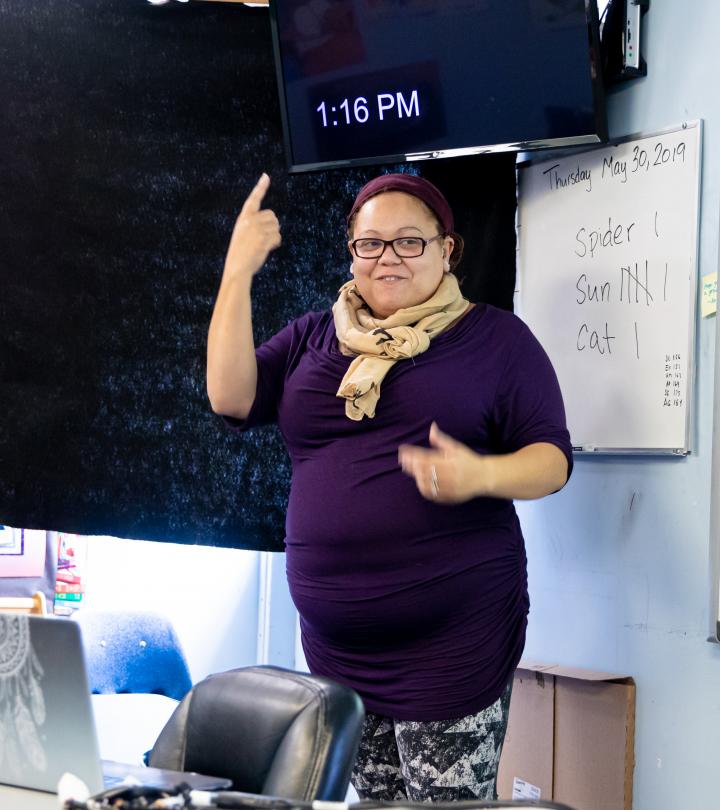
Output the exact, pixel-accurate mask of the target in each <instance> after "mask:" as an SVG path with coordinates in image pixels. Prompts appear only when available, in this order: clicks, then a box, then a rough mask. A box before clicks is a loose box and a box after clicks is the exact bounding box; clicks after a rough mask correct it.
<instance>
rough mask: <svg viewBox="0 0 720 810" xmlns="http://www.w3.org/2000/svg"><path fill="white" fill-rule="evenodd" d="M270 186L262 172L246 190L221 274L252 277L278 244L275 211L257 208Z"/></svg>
mask: <svg viewBox="0 0 720 810" xmlns="http://www.w3.org/2000/svg"><path fill="white" fill-rule="evenodd" d="M269 187H270V177H269V176H268V175H267V174H265V172H263V173H262V174H261V175H260V179H259V180H258V181H257V183H256V184H255V188H253V190H252V191H251V192H250V194H249V195H248V198H247V199H246V200H245V203H244V205H243V207H242V210H241V211H240V215H239V216H238V218H237V221H236V222H235V227H234V228H233V233H232V237H231V239H230V246H229V247H228V252H227V256H226V257H225V274H226V275H232V276H247V277H248V278H252V276H254V275H255V273H257V272H258V270H260V268H261V267H262V266H263V265H264V264H265V262H266V260H267V257H268V254H269V253H270V251H271V250H275V248H277V247H279V246H280V242H281V237H280V223H279V222H278V218H277V217H276V216H275V213H274V212H273V211H271V210H270V209H268V208H260V206H261V205H262V201H263V198H264V197H265V194H266V192H267V190H268V188H269Z"/></svg>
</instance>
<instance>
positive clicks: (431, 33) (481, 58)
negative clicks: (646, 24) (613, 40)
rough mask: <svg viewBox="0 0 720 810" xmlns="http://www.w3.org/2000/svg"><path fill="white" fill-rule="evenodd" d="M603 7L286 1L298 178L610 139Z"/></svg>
mask: <svg viewBox="0 0 720 810" xmlns="http://www.w3.org/2000/svg"><path fill="white" fill-rule="evenodd" d="M593 7H594V4H593V3H592V2H590V3H588V8H587V11H586V2H585V0H563V2H562V3H553V2H531V1H530V0H518V2H513V3H508V2H507V0H483V2H477V0H443V2H442V3H429V2H427V3H426V2H422V3H416V2H413V3H408V2H399V0H365V2H363V3H357V2H353V0H332V1H331V2H330V1H329V0H328V1H327V2H324V1H323V2H318V0H274V2H273V3H271V5H270V9H271V20H272V26H273V42H274V47H275V56H276V62H277V65H278V79H279V85H280V91H281V92H280V96H281V112H282V115H283V129H284V134H285V140H286V149H287V151H288V162H289V164H290V168H291V170H292V171H301V170H305V169H315V168H322V167H324V166H333V165H334V166H342V165H349V164H353V163H372V162H375V163H378V162H391V161H396V160H398V159H400V160H402V159H404V158H405V156H410V157H412V156H418V157H420V156H424V157H427V156H431V155H433V156H434V155H436V154H438V153H441V152H446V151H450V150H462V149H467V150H472V149H473V148H475V151H483V149H482V147H483V146H484V145H505V146H508V145H509V146H510V147H512V148H527V146H528V143H529V142H533V141H538V142H540V141H550V140H552V139H557V138H562V139H565V140H564V143H593V142H597V141H598V140H601V139H602V138H603V137H605V136H606V124H605V122H604V107H603V108H602V109H600V107H601V104H600V102H601V101H602V99H601V93H602V88H601V82H600V80H598V79H597V76H598V75H599V66H598V65H594V64H593V61H592V60H593V49H592V48H591V47H590V43H593V44H594V46H595V51H594V52H595V53H597V49H598V48H599V40H598V30H597V8H594V12H593ZM545 145H556V144H551V143H547V144H545Z"/></svg>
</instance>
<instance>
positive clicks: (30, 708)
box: [0, 613, 103, 793]
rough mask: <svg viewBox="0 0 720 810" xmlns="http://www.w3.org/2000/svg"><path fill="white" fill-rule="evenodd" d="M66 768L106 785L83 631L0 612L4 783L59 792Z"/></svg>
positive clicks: (98, 786) (93, 788)
mask: <svg viewBox="0 0 720 810" xmlns="http://www.w3.org/2000/svg"><path fill="white" fill-rule="evenodd" d="M66 771H70V772H71V773H73V774H75V776H77V777H78V778H80V779H81V780H82V781H83V782H85V784H86V785H87V787H88V788H89V790H90V792H91V793H96V792H98V791H100V790H102V789H103V776H102V768H101V765H100V755H99V751H98V743H97V737H96V734H95V724H94V721H93V715H92V706H91V703H90V690H89V688H88V682H87V674H86V667H85V657H84V653H83V647H82V642H81V637H80V628H79V627H78V625H77V624H76V623H75V622H72V621H68V620H65V619H56V618H53V617H41V616H24V615H13V614H9V613H0V783H4V784H9V785H17V786H18V787H25V788H33V789H35V790H46V791H55V790H57V783H58V780H59V779H60V777H61V776H62V774H63V773H65V772H66Z"/></svg>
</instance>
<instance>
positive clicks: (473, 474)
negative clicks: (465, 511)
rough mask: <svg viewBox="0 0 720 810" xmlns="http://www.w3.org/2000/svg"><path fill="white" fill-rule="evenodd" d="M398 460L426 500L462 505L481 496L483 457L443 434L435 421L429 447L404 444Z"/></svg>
mask: <svg viewBox="0 0 720 810" xmlns="http://www.w3.org/2000/svg"><path fill="white" fill-rule="evenodd" d="M398 460H399V462H400V466H401V467H402V469H403V472H404V473H406V474H407V475H411V476H412V477H413V478H414V479H415V483H416V484H417V488H418V490H419V491H420V494H421V495H422V496H423V497H425V498H427V499H428V500H431V501H437V502H438V503H462V502H463V501H469V500H470V499H471V498H475V497H477V496H478V495H480V494H481V493H482V477H483V476H482V464H483V460H484V458H483V456H481V455H479V454H478V453H476V452H475V451H474V450H471V449H470V448H469V447H468V446H467V445H465V444H463V443H462V442H459V441H457V440H455V439H453V438H452V437H451V436H448V435H447V433H443V432H442V431H441V430H440V428H438V426H437V424H436V423H435V422H433V423H432V425H431V426H430V448H425V447H416V446H414V445H411V444H403V445H401V446H400V448H399V450H398Z"/></svg>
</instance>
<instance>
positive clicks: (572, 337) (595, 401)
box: [516, 121, 701, 453]
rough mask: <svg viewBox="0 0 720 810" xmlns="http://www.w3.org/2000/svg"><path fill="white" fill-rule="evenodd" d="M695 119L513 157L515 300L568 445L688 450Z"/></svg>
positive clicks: (593, 449)
mask: <svg viewBox="0 0 720 810" xmlns="http://www.w3.org/2000/svg"><path fill="white" fill-rule="evenodd" d="M700 136H701V122H700V121H693V122H690V123H686V124H683V126H682V127H678V128H676V129H672V130H668V131H666V132H661V133H655V134H653V135H639V136H633V137H632V138H629V139H626V140H623V141H621V142H618V143H616V144H613V145H610V146H607V147H603V148H601V149H596V150H593V151H588V152H582V153H579V154H573V155H572V156H569V157H568V156H563V157H560V158H557V157H554V158H551V159H548V160H543V161H532V162H530V163H527V164H522V165H521V166H520V168H519V172H518V174H519V179H518V183H519V192H518V195H519V196H518V245H519V248H518V249H519V257H518V285H519V286H518V290H517V298H516V304H517V307H516V308H517V311H518V314H519V315H520V317H521V318H523V320H525V321H526V323H527V324H528V325H529V326H530V328H531V329H532V331H533V332H534V333H535V335H536V336H537V338H538V339H539V340H540V342H541V343H542V345H543V346H544V348H545V351H546V352H547V353H548V355H549V356H550V359H551V361H552V363H553V365H554V367H555V371H556V372H557V375H558V379H559V381H560V387H561V389H562V393H563V398H564V400H565V408H566V411H567V419H568V428H569V430H570V437H571V440H572V443H573V446H574V449H575V450H576V451H581V452H582V451H590V452H669V453H687V452H689V450H690V448H689V435H690V430H689V414H690V404H691V399H692V386H693V377H694V356H693V354H694V351H693V350H694V343H695V309H696V297H697V293H696V290H697V240H698V199H699V186H700V182H699V178H700V143H701V138H700Z"/></svg>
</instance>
